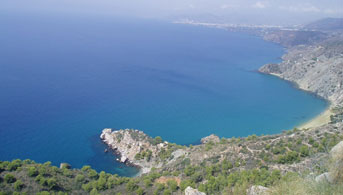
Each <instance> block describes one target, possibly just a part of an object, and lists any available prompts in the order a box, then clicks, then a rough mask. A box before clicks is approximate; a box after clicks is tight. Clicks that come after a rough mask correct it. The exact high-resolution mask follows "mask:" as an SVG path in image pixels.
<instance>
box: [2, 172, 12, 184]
mask: <svg viewBox="0 0 343 195" xmlns="http://www.w3.org/2000/svg"><path fill="white" fill-rule="evenodd" d="M4 180H5V182H6V183H13V182H15V177H14V176H13V175H12V174H9V173H8V174H6V175H5V177H4Z"/></svg>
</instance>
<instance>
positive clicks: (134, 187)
mask: <svg viewBox="0 0 343 195" xmlns="http://www.w3.org/2000/svg"><path fill="white" fill-rule="evenodd" d="M137 188H138V185H137V183H136V182H135V181H134V180H130V181H129V182H128V183H127V184H126V190H127V191H129V192H133V191H135V190H137Z"/></svg>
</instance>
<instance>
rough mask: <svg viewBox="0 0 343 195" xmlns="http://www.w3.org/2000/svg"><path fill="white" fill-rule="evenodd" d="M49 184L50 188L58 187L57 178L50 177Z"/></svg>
mask: <svg viewBox="0 0 343 195" xmlns="http://www.w3.org/2000/svg"><path fill="white" fill-rule="evenodd" d="M47 186H48V188H49V189H50V190H51V189H54V188H56V187H57V180H56V179H55V178H49V179H48V180H47Z"/></svg>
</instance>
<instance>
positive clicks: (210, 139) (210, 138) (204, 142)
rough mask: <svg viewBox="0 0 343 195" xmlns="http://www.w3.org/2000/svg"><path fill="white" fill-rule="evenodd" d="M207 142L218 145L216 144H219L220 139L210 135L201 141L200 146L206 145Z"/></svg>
mask: <svg viewBox="0 0 343 195" xmlns="http://www.w3.org/2000/svg"><path fill="white" fill-rule="evenodd" d="M208 142H213V143H218V142H220V139H219V137H218V136H216V135H214V134H211V135H209V136H207V137H204V138H202V139H201V143H202V144H206V143H208Z"/></svg>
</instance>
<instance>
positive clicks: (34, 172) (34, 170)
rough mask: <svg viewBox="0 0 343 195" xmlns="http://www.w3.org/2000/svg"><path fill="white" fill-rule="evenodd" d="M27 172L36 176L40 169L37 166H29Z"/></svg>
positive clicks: (31, 175)
mask: <svg viewBox="0 0 343 195" xmlns="http://www.w3.org/2000/svg"><path fill="white" fill-rule="evenodd" d="M27 174H28V175H29V176H30V177H35V176H37V175H38V170H37V169H36V167H29V169H28V172H27Z"/></svg>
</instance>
